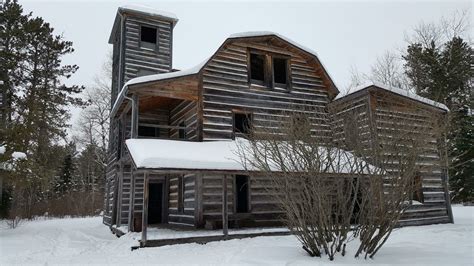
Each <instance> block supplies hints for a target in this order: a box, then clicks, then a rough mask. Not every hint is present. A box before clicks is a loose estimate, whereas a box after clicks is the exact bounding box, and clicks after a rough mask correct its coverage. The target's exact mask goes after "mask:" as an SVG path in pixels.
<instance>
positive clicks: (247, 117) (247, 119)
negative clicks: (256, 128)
mask: <svg viewBox="0 0 474 266" xmlns="http://www.w3.org/2000/svg"><path fill="white" fill-rule="evenodd" d="M251 129H252V114H245V113H234V134H235V136H246V135H248V134H250V131H251Z"/></svg>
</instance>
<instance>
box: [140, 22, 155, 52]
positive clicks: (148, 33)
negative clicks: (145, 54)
mask: <svg viewBox="0 0 474 266" xmlns="http://www.w3.org/2000/svg"><path fill="white" fill-rule="evenodd" d="M140 41H141V42H140V46H142V47H145V48H152V49H154V48H155V47H156V43H157V29H156V28H153V27H148V26H141V27H140Z"/></svg>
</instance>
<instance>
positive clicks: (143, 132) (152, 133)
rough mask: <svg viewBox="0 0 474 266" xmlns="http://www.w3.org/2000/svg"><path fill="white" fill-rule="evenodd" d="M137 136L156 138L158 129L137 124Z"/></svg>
mask: <svg viewBox="0 0 474 266" xmlns="http://www.w3.org/2000/svg"><path fill="white" fill-rule="evenodd" d="M138 136H139V137H152V138H158V137H160V129H159V128H157V127H149V126H138Z"/></svg>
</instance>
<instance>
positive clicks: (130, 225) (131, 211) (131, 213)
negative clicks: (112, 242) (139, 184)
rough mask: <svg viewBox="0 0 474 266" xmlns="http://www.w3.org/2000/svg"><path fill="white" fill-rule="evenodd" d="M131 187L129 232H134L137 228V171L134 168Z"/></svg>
mask: <svg viewBox="0 0 474 266" xmlns="http://www.w3.org/2000/svg"><path fill="white" fill-rule="evenodd" d="M131 172H132V173H131V182H132V185H131V189H130V203H129V205H128V231H129V232H134V231H135V228H134V226H133V224H134V223H133V220H134V217H133V215H134V212H135V211H134V209H135V171H134V170H133V168H132V171H131Z"/></svg>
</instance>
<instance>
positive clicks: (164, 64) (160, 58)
mask: <svg viewBox="0 0 474 266" xmlns="http://www.w3.org/2000/svg"><path fill="white" fill-rule="evenodd" d="M141 25H145V26H152V27H156V28H157V29H158V32H157V33H158V48H157V49H155V50H153V49H148V48H144V47H140V26H141ZM171 52H172V25H171V22H168V21H162V20H157V19H151V18H145V17H131V16H127V17H126V19H125V53H124V58H125V60H124V64H125V65H124V69H125V70H124V83H125V82H127V81H128V80H130V79H132V78H135V77H137V75H138V72H139V71H140V70H146V71H150V72H155V73H166V72H170V71H171ZM124 83H123V84H124Z"/></svg>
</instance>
